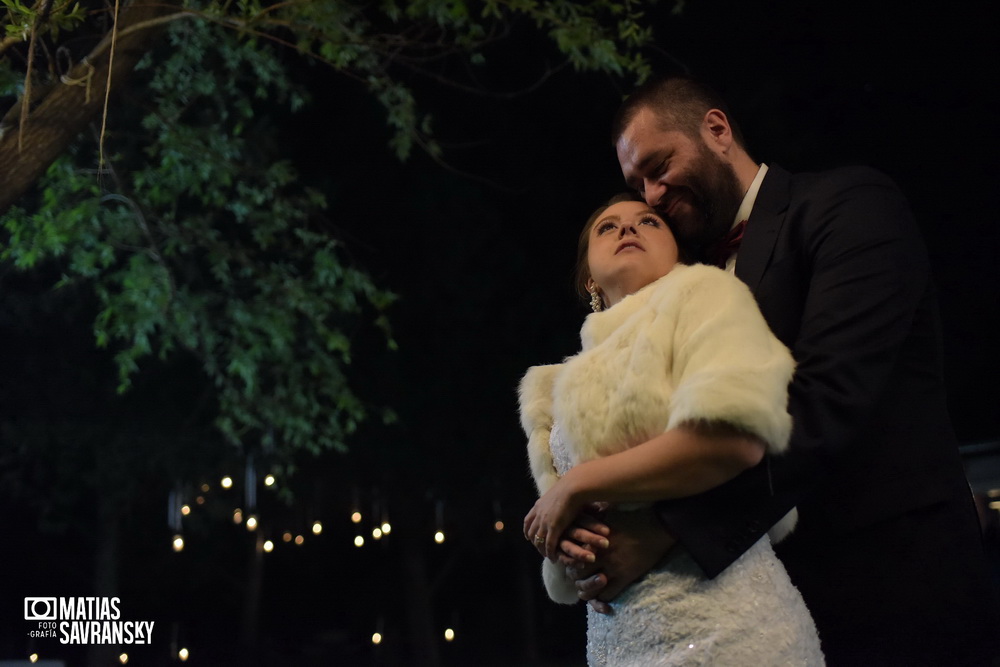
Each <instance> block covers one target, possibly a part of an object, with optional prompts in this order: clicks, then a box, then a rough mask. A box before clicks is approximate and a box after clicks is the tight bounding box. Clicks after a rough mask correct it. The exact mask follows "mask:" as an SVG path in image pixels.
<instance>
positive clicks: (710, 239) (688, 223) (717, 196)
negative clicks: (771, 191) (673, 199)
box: [668, 143, 743, 253]
mask: <svg viewBox="0 0 1000 667" xmlns="http://www.w3.org/2000/svg"><path fill="white" fill-rule="evenodd" d="M687 182H688V186H687V189H688V190H689V191H690V192H691V196H692V200H693V206H692V208H693V209H694V210H695V211H696V212H697V213H698V215H697V216H696V217H695V218H694V219H691V220H685V221H681V220H668V222H669V223H670V226H671V228H672V229H673V232H674V234H675V235H676V236H677V237H678V240H679V241H681V243H683V244H684V245H685V246H686V247H688V248H690V249H693V250H695V251H696V252H698V253H700V251H702V250H704V249H705V248H706V247H708V246H710V245H712V244H713V243H715V242H716V241H718V240H719V239H721V238H722V237H723V236H724V235H725V234H726V232H728V231H729V229H730V228H731V227H732V226H733V222H734V220H735V218H736V211H738V210H739V208H740V204H741V203H742V202H743V188H742V187H740V182H739V179H737V178H736V172H735V170H733V167H732V165H730V164H727V163H725V162H723V161H722V160H721V159H720V158H719V157H718V156H717V155H716V154H715V153H713V152H712V151H710V150H709V149H708V147H707V146H705V145H704V144H702V143H699V144H698V160H697V161H696V162H695V163H694V165H693V166H692V168H691V171H690V172H689V173H688V176H687Z"/></svg>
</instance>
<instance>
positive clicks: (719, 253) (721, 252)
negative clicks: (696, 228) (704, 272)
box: [707, 220, 747, 269]
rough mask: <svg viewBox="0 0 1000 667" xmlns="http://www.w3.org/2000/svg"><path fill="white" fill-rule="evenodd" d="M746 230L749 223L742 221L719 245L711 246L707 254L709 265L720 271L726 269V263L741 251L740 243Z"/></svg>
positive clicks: (727, 233) (720, 240)
mask: <svg viewBox="0 0 1000 667" xmlns="http://www.w3.org/2000/svg"><path fill="white" fill-rule="evenodd" d="M746 228H747V221H746V220H740V221H739V222H737V223H736V224H735V225H734V226H733V227H732V228H731V229H730V230H729V231H728V232H726V235H725V236H723V237H722V238H721V239H719V241H718V242H717V243H715V244H714V245H712V246H709V248H708V253H707V259H708V263H709V264H713V265H715V266H717V267H719V268H720V269H724V268H726V262H727V261H729V258H730V257H732V256H733V255H734V254H735V253H736V251H737V250H739V249H740V243H741V242H742V241H743V231H744V230H745V229H746Z"/></svg>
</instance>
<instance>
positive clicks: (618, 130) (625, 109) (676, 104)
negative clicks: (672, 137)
mask: <svg viewBox="0 0 1000 667" xmlns="http://www.w3.org/2000/svg"><path fill="white" fill-rule="evenodd" d="M645 108H648V109H650V110H651V111H652V112H653V113H654V114H656V117H657V118H658V119H659V121H660V129H663V130H678V131H680V132H683V133H684V134H686V135H687V136H689V137H697V136H698V132H699V128H700V127H701V121H702V119H704V118H705V114H706V113H708V111H709V110H710V109H718V110H719V111H721V112H722V113H724V114H726V118H727V119H728V120H729V127H730V129H731V130H732V132H733V138H734V139H735V140H736V143H738V144H739V145H740V146H741V147H743V149H744V150H746V141H744V139H743V132H742V131H741V130H740V128H739V125H738V124H737V123H736V120H735V119H734V118H733V115H732V113H730V111H729V105H728V104H726V101H725V100H724V99H722V96H721V95H719V94H718V93H717V92H715V90H713V89H712V88H711V86H709V85H708V84H706V83H703V82H701V81H697V80H696V79H693V78H691V77H687V76H677V75H675V76H665V77H659V78H655V79H651V80H649V81H647V82H646V83H644V84H642V85H641V86H639V87H638V88H636V89H635V90H634V91H633V92H632V94H631V95H629V96H628V98H627V99H626V100H625V102H623V103H622V105H621V107H620V108H619V109H618V112H617V113H616V114H615V117H614V120H613V121H612V124H611V143H612V145H617V144H618V140H619V139H620V138H621V136H622V134H623V133H624V132H625V128H626V127H628V125H629V123H631V122H632V119H633V118H635V116H636V114H637V113H639V110H640V109H645Z"/></svg>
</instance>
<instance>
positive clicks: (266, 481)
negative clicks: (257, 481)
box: [264, 475, 274, 486]
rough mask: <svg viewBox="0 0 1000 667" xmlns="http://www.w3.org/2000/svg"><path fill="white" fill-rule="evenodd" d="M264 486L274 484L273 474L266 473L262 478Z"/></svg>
mask: <svg viewBox="0 0 1000 667" xmlns="http://www.w3.org/2000/svg"><path fill="white" fill-rule="evenodd" d="M264 486H274V475H268V476H267V477H265V478H264Z"/></svg>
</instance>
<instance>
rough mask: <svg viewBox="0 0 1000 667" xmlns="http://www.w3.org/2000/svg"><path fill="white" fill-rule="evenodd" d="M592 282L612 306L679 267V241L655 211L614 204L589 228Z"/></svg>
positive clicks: (631, 204)
mask: <svg viewBox="0 0 1000 667" xmlns="http://www.w3.org/2000/svg"><path fill="white" fill-rule="evenodd" d="M587 262H588V265H589V267H590V276H591V280H592V281H593V282H594V284H595V285H596V286H597V289H598V291H600V293H601V295H602V296H603V297H604V301H605V304H606V305H607V306H613V305H614V304H616V303H617V302H618V301H620V300H621V299H622V298H624V297H625V296H627V295H629V294H632V293H633V292H635V291H637V290H639V289H642V288H643V287H645V286H646V285H648V284H649V283H651V282H653V281H654V280H656V279H657V278H660V277H662V276H665V275H667V273H669V272H670V270H671V269H672V268H674V266H675V265H676V264H677V242H676V241H675V240H674V235H673V233H672V232H671V231H670V228H669V227H667V224H666V223H665V222H664V221H663V218H661V217H660V216H659V215H658V214H657V213H656V211H654V210H653V209H652V208H650V207H649V206H647V205H646V204H645V203H643V202H638V201H623V202H619V203H617V204H612V205H611V206H609V207H608V208H607V209H605V211H604V212H603V213H602V214H601V215H599V216H598V217H597V220H595V221H594V224H593V226H592V227H591V228H590V240H589V245H588V249H587Z"/></svg>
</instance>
